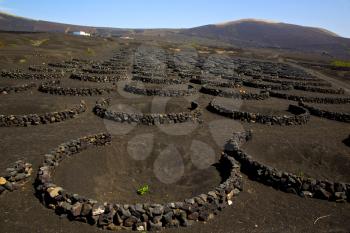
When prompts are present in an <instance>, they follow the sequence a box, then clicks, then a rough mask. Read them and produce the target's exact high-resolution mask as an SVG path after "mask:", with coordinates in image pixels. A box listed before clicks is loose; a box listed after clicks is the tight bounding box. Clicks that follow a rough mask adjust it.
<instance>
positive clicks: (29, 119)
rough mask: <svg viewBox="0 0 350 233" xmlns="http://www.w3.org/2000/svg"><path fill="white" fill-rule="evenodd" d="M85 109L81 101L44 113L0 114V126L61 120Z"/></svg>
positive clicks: (37, 123)
mask: <svg viewBox="0 0 350 233" xmlns="http://www.w3.org/2000/svg"><path fill="white" fill-rule="evenodd" d="M85 111H86V104H85V103H84V102H83V101H82V102H81V104H79V105H78V106H77V107H74V108H71V109H68V110H65V111H62V112H50V113H45V114H28V115H0V127H17V126H22V127H24V126H30V125H40V124H50V123H57V122H62V121H65V120H68V119H71V118H75V117H76V116H77V115H79V114H81V113H83V112H85Z"/></svg>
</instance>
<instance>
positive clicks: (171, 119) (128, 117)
mask: <svg viewBox="0 0 350 233" xmlns="http://www.w3.org/2000/svg"><path fill="white" fill-rule="evenodd" d="M108 107H109V100H108V99H103V100H100V101H98V102H97V103H96V106H95V107H94V110H93V111H94V113H95V114H96V115H97V116H99V117H102V118H104V119H108V120H113V121H116V122H127V123H137V124H143V125H159V124H176V123H184V122H201V120H200V119H199V118H200V116H201V115H202V111H201V110H200V109H199V106H198V104H197V103H195V102H192V103H191V111H188V112H179V113H149V114H145V113H126V112H115V111H113V110H109V109H108Z"/></svg>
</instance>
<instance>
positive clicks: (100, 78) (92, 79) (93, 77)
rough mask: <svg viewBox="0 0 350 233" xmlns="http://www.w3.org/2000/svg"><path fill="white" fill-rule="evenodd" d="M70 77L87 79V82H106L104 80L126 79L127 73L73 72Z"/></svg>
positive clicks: (81, 79) (116, 80)
mask: <svg viewBox="0 0 350 233" xmlns="http://www.w3.org/2000/svg"><path fill="white" fill-rule="evenodd" d="M70 78H71V79H76V80H80V81H89V82H98V83H106V82H118V81H121V80H126V79H127V78H128V77H127V75H119V74H113V75H93V74H88V73H81V72H79V73H77V72H76V73H73V74H71V76H70Z"/></svg>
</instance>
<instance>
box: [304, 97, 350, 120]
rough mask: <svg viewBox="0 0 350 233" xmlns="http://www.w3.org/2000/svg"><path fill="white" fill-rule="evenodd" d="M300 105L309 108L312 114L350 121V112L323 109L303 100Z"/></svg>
mask: <svg viewBox="0 0 350 233" xmlns="http://www.w3.org/2000/svg"><path fill="white" fill-rule="evenodd" d="M299 106H301V107H303V108H306V109H308V110H309V112H310V113H311V115H314V116H318V117H323V118H327V119H329V120H334V121H340V122H346V123H350V114H349V113H342V112H333V111H327V110H322V109H320V108H316V107H313V106H310V105H307V104H305V103H303V102H299Z"/></svg>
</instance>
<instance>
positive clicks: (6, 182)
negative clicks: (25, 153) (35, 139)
mask: <svg viewBox="0 0 350 233" xmlns="http://www.w3.org/2000/svg"><path fill="white" fill-rule="evenodd" d="M31 174H32V165H31V164H30V163H26V162H25V161H23V160H18V161H16V162H15V163H14V164H13V165H12V166H11V167H9V168H6V170H5V171H4V172H2V173H1V174H0V195H1V194H3V193H5V192H6V191H9V192H12V191H14V190H16V189H18V188H19V187H20V186H21V185H23V183H24V182H25V181H27V180H28V178H29V177H30V175H31Z"/></svg>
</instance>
